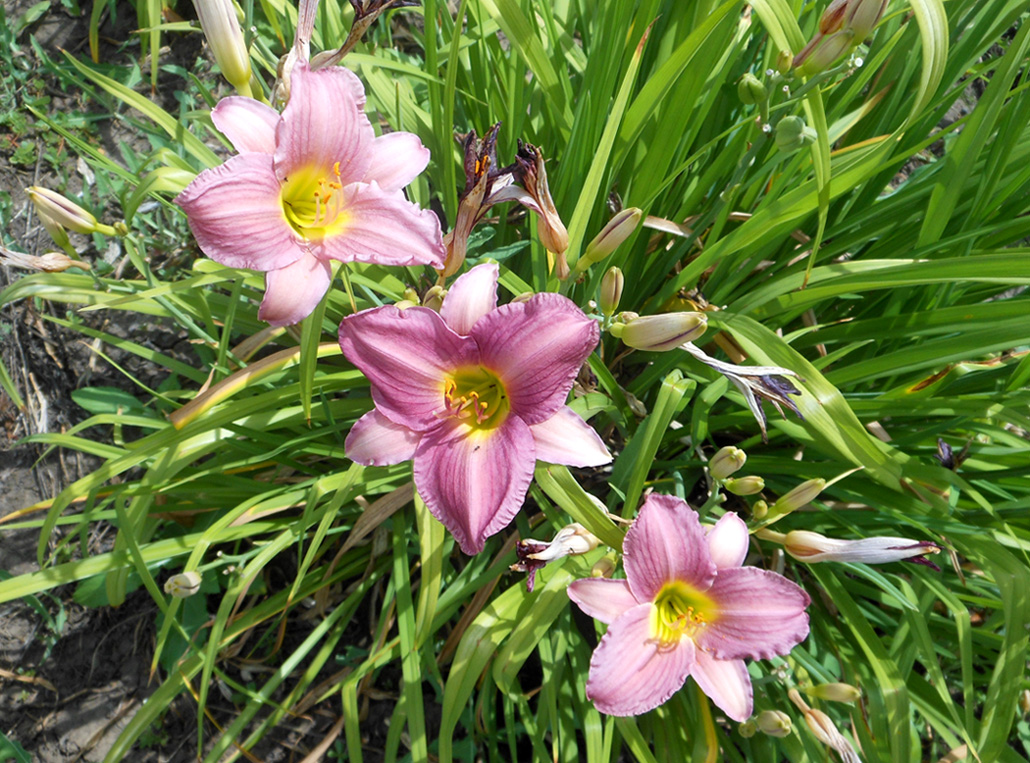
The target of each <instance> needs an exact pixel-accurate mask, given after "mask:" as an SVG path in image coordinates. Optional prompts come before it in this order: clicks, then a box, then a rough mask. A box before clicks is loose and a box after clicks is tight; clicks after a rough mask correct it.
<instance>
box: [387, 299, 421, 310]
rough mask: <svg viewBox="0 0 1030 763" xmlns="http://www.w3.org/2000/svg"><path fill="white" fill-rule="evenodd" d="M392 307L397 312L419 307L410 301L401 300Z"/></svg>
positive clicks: (416, 303)
mask: <svg viewBox="0 0 1030 763" xmlns="http://www.w3.org/2000/svg"><path fill="white" fill-rule="evenodd" d="M393 306H394V307H396V308H397V309H398V310H407V309H408V308H409V307H419V303H418V302H412V301H411V300H410V299H402V300H399V301H397V302H394V303H393Z"/></svg>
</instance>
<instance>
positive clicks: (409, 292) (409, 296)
mask: <svg viewBox="0 0 1030 763" xmlns="http://www.w3.org/2000/svg"><path fill="white" fill-rule="evenodd" d="M404 299H406V300H408V301H409V302H414V303H415V304H419V303H420V302H421V300H420V299H419V298H418V292H417V291H415V290H414V289H412V288H411V287H410V286H409V287H408V288H406V289H405V290H404Z"/></svg>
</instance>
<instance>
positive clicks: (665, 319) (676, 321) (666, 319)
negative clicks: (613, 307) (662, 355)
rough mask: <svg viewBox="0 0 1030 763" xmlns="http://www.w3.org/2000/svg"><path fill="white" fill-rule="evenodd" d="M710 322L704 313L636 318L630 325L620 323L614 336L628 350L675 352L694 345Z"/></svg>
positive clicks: (668, 314) (665, 314) (615, 326)
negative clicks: (679, 348)
mask: <svg viewBox="0 0 1030 763" xmlns="http://www.w3.org/2000/svg"><path fill="white" fill-rule="evenodd" d="M707 327H708V319H707V318H706V317H705V314H704V313H662V314H660V315H645V316H643V317H640V318H635V319H633V320H631V321H630V322H629V323H625V324H622V323H616V324H614V325H613V326H612V329H611V331H612V334H613V335H614V336H617V337H618V338H619V339H621V340H622V342H623V344H625V345H626V346H627V347H633V348H634V349H637V350H647V351H649V352H665V351H667V350H674V349H676V348H677V347H679V346H680V345H682V344H685V343H686V342H693V341H694V340H695V339H698V338H699V337H700V336H701V335H702V334H704V333H705V329H706V328H707Z"/></svg>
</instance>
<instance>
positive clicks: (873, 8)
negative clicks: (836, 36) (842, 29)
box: [844, 0, 887, 42]
mask: <svg viewBox="0 0 1030 763" xmlns="http://www.w3.org/2000/svg"><path fill="white" fill-rule="evenodd" d="M886 9H887V0H851V2H850V3H849V4H848V13H847V17H846V18H845V20H844V25H845V26H846V27H847V28H849V29H850V30H851V31H852V32H853V33H854V35H855V41H856V42H861V41H862V40H864V39H865V38H866V37H868V36H869V33H870V32H872V31H873V29H874V28H875V27H876V25H877V24H878V23H879V22H880V17H881V16H883V12H884V11H885V10H886Z"/></svg>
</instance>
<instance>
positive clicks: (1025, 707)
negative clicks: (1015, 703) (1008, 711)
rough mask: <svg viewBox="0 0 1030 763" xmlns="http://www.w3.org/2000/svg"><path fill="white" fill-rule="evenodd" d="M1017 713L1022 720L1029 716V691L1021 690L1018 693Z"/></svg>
mask: <svg viewBox="0 0 1030 763" xmlns="http://www.w3.org/2000/svg"><path fill="white" fill-rule="evenodd" d="M1019 712H1020V713H1022V714H1023V717H1024V718H1026V717H1027V716H1028V715H1030V689H1023V691H1021V692H1020V693H1019Z"/></svg>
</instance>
